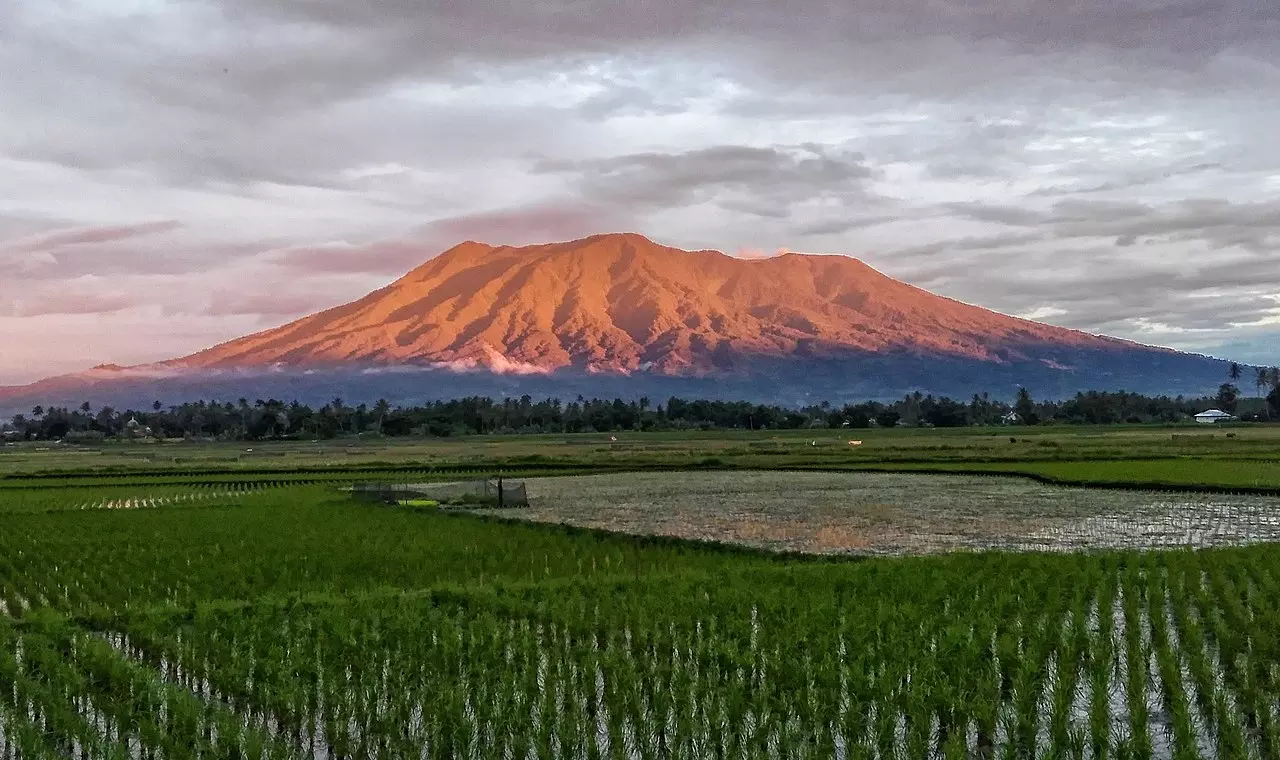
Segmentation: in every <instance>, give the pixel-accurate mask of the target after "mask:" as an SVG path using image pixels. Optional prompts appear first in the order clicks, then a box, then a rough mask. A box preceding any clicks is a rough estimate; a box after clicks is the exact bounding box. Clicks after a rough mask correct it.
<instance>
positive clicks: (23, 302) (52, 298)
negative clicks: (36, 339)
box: [0, 288, 136, 317]
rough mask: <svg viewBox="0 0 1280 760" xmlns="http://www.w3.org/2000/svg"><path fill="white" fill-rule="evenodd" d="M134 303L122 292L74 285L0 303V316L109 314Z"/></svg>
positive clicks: (122, 309) (129, 306)
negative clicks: (105, 291) (102, 291)
mask: <svg viewBox="0 0 1280 760" xmlns="http://www.w3.org/2000/svg"><path fill="white" fill-rule="evenodd" d="M134 305H136V304H135V301H134V299H133V298H132V297H130V296H128V295H127V294H124V293H109V292H108V293H99V292H94V291H92V290H85V289H82V288H76V289H73V290H65V289H64V290H58V291H54V292H46V293H41V294H38V295H36V296H34V297H32V298H23V299H19V300H16V301H14V302H12V303H10V304H7V305H6V304H4V303H0V316H6V317H42V316H49V315H56V314H112V313H114V312H118V311H124V310H125V309H128V308H131V307H132V306H134Z"/></svg>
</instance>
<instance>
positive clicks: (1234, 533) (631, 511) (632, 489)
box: [498, 472, 1280, 554]
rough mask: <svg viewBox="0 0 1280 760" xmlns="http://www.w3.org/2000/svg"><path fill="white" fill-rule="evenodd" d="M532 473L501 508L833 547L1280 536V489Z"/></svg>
mask: <svg viewBox="0 0 1280 760" xmlns="http://www.w3.org/2000/svg"><path fill="white" fill-rule="evenodd" d="M527 484H528V491H529V500H530V507H529V508H528V509H518V510H517V509H513V510H503V511H501V512H499V513H498V514H501V515H504V516H509V517H513V518H517V519H525V520H533V521H538V522H556V523H566V524H570V525H578V526H583V527H590V528H604V529H608V530H616V531H623V532H628V533H638V534H647V535H667V536H678V537H683V538H692V539H701V540H709V541H722V542H732V543H739V544H745V545H748V546H755V547H761V548H766V549H772V550H789V551H802V552H812V553H824V554H825V553H832V554H835V553H852V554H927V553H935V552H946V551H957V550H980V549H1004V550H1015V551H1022V550H1041V551H1071V550H1082V549H1109V548H1130V549H1145V548H1166V547H1179V546H1191V547H1196V548H1206V547H1213V546H1236V545H1244V544H1250V543H1258V542H1270V541H1280V499H1275V498H1267V497H1257V496H1228V495H1212V494H1204V495H1201V494H1170V493H1157V492H1140V491H1121V490H1103V489H1086V488H1069V487H1062V486H1049V485H1044V484H1040V483H1036V482H1034V481H1031V480H1024V479H1020V478H1004V477H967V476H950V475H904V474H890V473H803V472H686V473H643V474H624V475H591V476H582V477H562V478H539V479H531V480H529V481H527Z"/></svg>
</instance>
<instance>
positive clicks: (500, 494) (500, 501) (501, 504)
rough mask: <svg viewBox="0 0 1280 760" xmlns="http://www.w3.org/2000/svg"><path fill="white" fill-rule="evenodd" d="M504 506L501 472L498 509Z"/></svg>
mask: <svg viewBox="0 0 1280 760" xmlns="http://www.w3.org/2000/svg"><path fill="white" fill-rule="evenodd" d="M503 506H504V504H503V500H502V475H501V474H499V475H498V509H502V508H503Z"/></svg>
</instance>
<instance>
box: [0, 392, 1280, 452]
mask: <svg viewBox="0 0 1280 760" xmlns="http://www.w3.org/2000/svg"><path fill="white" fill-rule="evenodd" d="M1259 390H1260V392H1261V391H1265V392H1266V393H1265V400H1259V399H1252V400H1251V401H1252V403H1251V404H1245V403H1244V402H1245V399H1243V398H1242V397H1241V392H1240V389H1239V387H1238V386H1236V385H1235V384H1233V383H1224V384H1223V385H1222V387H1221V388H1220V389H1219V392H1218V394H1217V395H1216V396H1213V397H1205V398H1187V397H1183V396H1178V397H1174V398H1171V397H1169V396H1144V395H1141V394H1137V393H1126V392H1124V391H1120V392H1102V391H1090V392H1088V393H1080V394H1077V395H1076V396H1075V397H1074V398H1070V399H1066V400H1061V401H1048V400H1040V401H1037V400H1035V399H1033V398H1032V397H1031V395H1030V394H1029V393H1028V392H1027V391H1026V390H1025V389H1024V390H1021V391H1019V393H1018V394H1017V397H1016V398H1015V399H1014V401H1013V402H1011V403H1010V402H1005V401H1002V400H999V399H993V398H991V397H990V396H989V395H988V394H980V395H977V394H976V395H974V396H973V397H972V398H971V399H969V400H968V401H963V400H956V399H952V398H947V397H934V396H932V395H925V394H921V393H914V394H911V395H907V396H904V397H903V398H902V399H899V400H897V401H893V402H879V401H867V402H864V403H860V404H849V405H845V406H839V407H837V406H833V405H831V404H828V403H822V404H815V405H810V406H804V407H797V408H790V407H784V406H778V405H767V404H754V403H749V402H743V401H715V400H708V399H696V400H691V399H681V398H674V397H673V398H670V399H667V400H666V401H665V402H662V403H658V404H654V403H652V402H651V401H650V400H649V399H647V398H642V399H638V400H624V399H612V400H608V399H585V398H582V397H578V398H576V399H574V400H572V401H568V402H564V401H562V400H560V399H543V400H534V399H532V398H530V397H529V396H523V397H521V398H518V399H516V398H505V399H492V398H485V397H469V398H462V399H454V400H450V401H433V402H428V403H424V404H420V405H413V406H394V405H392V404H391V403H390V402H388V401H387V400H385V399H382V400H379V401H378V402H377V403H375V404H372V405H369V404H357V405H350V404H347V403H346V402H344V401H343V399H341V398H335V399H333V400H331V401H329V402H328V403H326V404H323V405H320V406H318V407H313V406H309V405H307V404H303V403H300V402H297V401H293V402H285V401H280V400H278V399H266V400H263V399H258V400H255V401H252V402H250V401H249V400H248V399H245V398H241V399H238V400H236V401H221V402H220V401H192V402H186V403H183V404H179V405H170V406H165V405H164V404H163V403H161V402H160V401H156V402H155V403H153V404H152V405H151V406H150V407H149V408H147V409H122V410H117V409H113V408H111V407H101V408H98V409H95V408H94V407H93V406H92V405H91V404H90V403H89V402H85V403H83V404H81V405H80V406H79V407H78V408H67V407H58V406H51V407H44V406H36V407H35V408H33V409H32V410H31V412H30V414H18V415H16V416H14V417H13V419H12V420H11V421H9V422H8V423H6V424H5V425H4V426H3V432H4V436H5V438H6V439H7V440H10V441H14V440H44V441H49V440H69V441H76V440H95V439H106V438H196V439H219V440H245V441H252V440H269V439H282V438H292V439H329V438H337V437H343V436H361V435H375V436H377V435H382V436H434V437H447V436H466V435H500V434H518V433H585V432H600V433H604V432H616V431H652V430H698V429H703V430H712V429H742V430H796V429H805V428H828V429H830V428H852V429H860V428H869V427H873V426H874V427H899V426H910V427H968V426H974V425H1037V424H1046V423H1055V424H1063V423H1065V424H1083V425H1106V424H1117V423H1173V422H1180V421H1186V420H1187V419H1189V418H1190V417H1191V416H1193V415H1195V414H1197V413H1198V412H1201V411H1204V410H1205V409H1208V408H1218V409H1222V410H1223V411H1227V412H1230V413H1233V414H1235V413H1237V411H1239V414H1240V416H1241V418H1242V419H1246V420H1252V419H1256V420H1259V421H1262V420H1269V419H1276V420H1280V378H1270V379H1268V383H1267V385H1266V386H1265V387H1263V388H1260V389H1259ZM1246 405H1247V406H1249V407H1250V409H1251V410H1245V409H1244V407H1245V406H1246Z"/></svg>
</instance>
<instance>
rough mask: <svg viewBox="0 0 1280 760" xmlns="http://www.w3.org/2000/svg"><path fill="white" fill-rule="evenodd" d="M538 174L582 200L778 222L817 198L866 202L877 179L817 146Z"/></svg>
mask: <svg viewBox="0 0 1280 760" xmlns="http://www.w3.org/2000/svg"><path fill="white" fill-rule="evenodd" d="M533 170H534V171H535V172H537V173H542V174H556V175H561V176H565V177H567V178H569V179H571V180H572V181H573V183H574V184H575V186H576V187H577V188H578V190H579V192H581V193H582V195H583V196H584V197H588V198H593V199H599V200H604V201H608V202H610V203H615V204H620V205H623V206H624V207H630V208H637V207H639V208H646V209H666V208H673V207H681V206H690V205H696V204H699V203H705V202H719V203H721V204H722V207H724V208H728V209H730V210H738V211H744V212H746V213H751V214H754V215H758V216H766V217H780V216H782V215H783V214H784V210H785V209H786V208H787V207H789V206H790V205H792V204H794V203H797V202H800V201H803V200H807V199H812V198H820V197H833V198H844V199H850V198H855V197H856V198H865V197H866V195H867V192H866V189H865V184H866V181H867V180H868V179H870V178H871V177H872V176H874V172H873V171H872V169H871V168H870V167H868V166H867V164H866V162H865V157H864V156H863V155H862V154H860V153H856V152H850V151H843V150H839V149H833V148H830V147H827V146H821V145H812V144H807V145H803V146H777V147H772V148H755V147H744V146H735V145H722V146H715V147H710V148H700V149H696V150H691V151H687V152H685V153H637V154H632V155H623V156H617V157H613V158H606V159H588V160H582V161H564V160H557V161H543V162H540V163H538V164H537V165H535V166H534V167H533Z"/></svg>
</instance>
